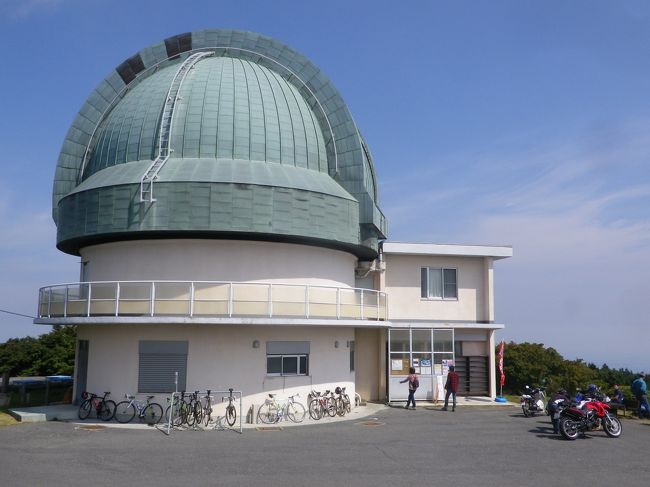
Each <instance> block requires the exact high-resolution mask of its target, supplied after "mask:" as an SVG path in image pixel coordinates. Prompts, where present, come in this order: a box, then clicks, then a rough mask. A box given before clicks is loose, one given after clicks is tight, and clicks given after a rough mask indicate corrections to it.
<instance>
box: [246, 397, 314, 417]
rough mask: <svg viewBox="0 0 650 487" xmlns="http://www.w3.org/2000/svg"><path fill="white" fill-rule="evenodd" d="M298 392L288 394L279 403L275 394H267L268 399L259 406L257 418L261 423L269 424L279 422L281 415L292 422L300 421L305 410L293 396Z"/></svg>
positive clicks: (305, 412)
mask: <svg viewBox="0 0 650 487" xmlns="http://www.w3.org/2000/svg"><path fill="white" fill-rule="evenodd" d="M299 395H300V394H295V395H293V396H289V398H288V399H287V400H286V401H285V402H283V403H280V402H278V400H277V399H276V397H275V396H276V395H275V394H269V399H267V400H266V402H265V403H264V404H263V405H262V406H261V407H260V409H259V411H258V412H257V418H258V420H259V421H261V422H262V423H266V424H271V423H279V422H280V420H281V419H282V418H283V417H287V418H289V419H290V420H291V421H293V422H294V423H300V422H302V420H303V419H305V415H306V414H307V411H306V410H305V406H303V405H302V404H301V403H299V402H296V400H295V398H296V397H298V396H299Z"/></svg>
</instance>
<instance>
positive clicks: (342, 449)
mask: <svg viewBox="0 0 650 487" xmlns="http://www.w3.org/2000/svg"><path fill="white" fill-rule="evenodd" d="M366 422H369V423H368V424H364V423H366ZM649 440H650V426H649V425H646V424H642V423H641V422H639V421H637V420H625V421H624V422H623V435H622V436H621V438H618V439H612V438H609V437H607V436H606V435H605V433H604V432H602V431H597V432H593V433H591V434H588V435H587V437H585V438H579V439H578V440H576V441H566V440H563V439H561V438H560V437H559V436H556V435H553V433H552V428H551V424H550V422H549V421H548V419H547V417H535V418H524V417H523V415H522V414H521V411H520V410H519V409H518V408H514V407H513V408H490V407H465V408H458V410H457V411H456V412H453V413H452V412H451V411H449V412H443V411H440V410H439V408H419V409H418V410H417V411H410V410H409V411H407V410H404V409H397V408H389V409H385V410H382V411H380V412H378V413H377V414H376V416H375V417H369V418H363V419H361V420H357V421H354V422H341V423H331V424H326V425H319V424H315V425H310V426H304V427H296V428H285V429H283V430H281V431H257V430H245V431H244V433H243V434H241V435H240V434H239V433H238V432H232V431H174V432H172V434H171V435H170V436H169V437H168V436H165V435H164V434H163V433H161V432H159V431H156V430H153V429H150V430H130V429H111V428H106V429H99V430H86V429H80V428H79V426H78V425H75V424H72V423H59V422H48V423H32V424H20V425H15V426H10V427H5V428H0V475H1V477H0V485H2V486H14V485H16V486H18V485H20V486H25V485H29V486H52V485H55V486H56V485H65V486H77V485H79V486H81V485H83V486H88V485H92V486H104V485H111V486H116V485H139V486H148V485H158V486H167V485H175V486H178V485H228V486H240V485H241V486H249V485H265V486H276V485H277V486H305V485H308V484H310V485H317V484H321V483H325V484H327V485H345V486H348V485H350V486H370V485H372V486H384V485H386V486H389V485H390V486H396V485H399V486H402V485H438V484H444V483H449V484H450V485H451V484H452V483H453V485H456V486H469V485H480V486H482V487H483V486H485V487H489V486H510V485H512V486H517V487H520V486H522V485H525V486H527V487H535V486H545V487H546V486H548V485H555V486H565V485H571V486H577V485H589V486H601V485H602V486H604V485H608V486H611V485H617V486H628V485H648V479H650V476H649V474H650V457H649V456H648V453H647V452H648V451H649V450H648V446H649V445H650V441H649Z"/></svg>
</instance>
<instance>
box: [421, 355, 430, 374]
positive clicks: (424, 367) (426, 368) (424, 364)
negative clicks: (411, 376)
mask: <svg viewBox="0 0 650 487" xmlns="http://www.w3.org/2000/svg"><path fill="white" fill-rule="evenodd" d="M420 373H421V374H424V375H431V359H429V358H423V359H422V360H420Z"/></svg>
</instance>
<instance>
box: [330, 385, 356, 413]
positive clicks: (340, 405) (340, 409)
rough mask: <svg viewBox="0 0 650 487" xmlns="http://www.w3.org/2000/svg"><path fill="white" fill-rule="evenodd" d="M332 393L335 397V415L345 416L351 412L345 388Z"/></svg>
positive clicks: (339, 388)
mask: <svg viewBox="0 0 650 487" xmlns="http://www.w3.org/2000/svg"><path fill="white" fill-rule="evenodd" d="M334 392H335V393H336V394H337V396H336V414H338V415H339V416H345V414H346V413H349V412H350V411H352V405H351V404H350V396H348V395H347V394H346V393H345V387H337V388H336V389H335V390H334Z"/></svg>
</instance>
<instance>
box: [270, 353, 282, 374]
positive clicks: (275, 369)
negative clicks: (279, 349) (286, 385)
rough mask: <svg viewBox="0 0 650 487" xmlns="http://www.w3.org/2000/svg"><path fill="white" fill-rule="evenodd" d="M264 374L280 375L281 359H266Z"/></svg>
mask: <svg viewBox="0 0 650 487" xmlns="http://www.w3.org/2000/svg"><path fill="white" fill-rule="evenodd" d="M266 373H267V374H281V373H282V357H278V356H276V357H266Z"/></svg>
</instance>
